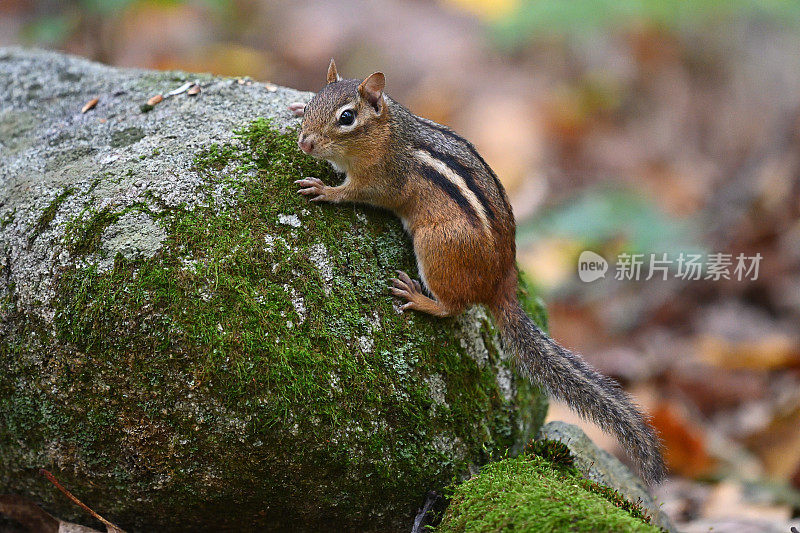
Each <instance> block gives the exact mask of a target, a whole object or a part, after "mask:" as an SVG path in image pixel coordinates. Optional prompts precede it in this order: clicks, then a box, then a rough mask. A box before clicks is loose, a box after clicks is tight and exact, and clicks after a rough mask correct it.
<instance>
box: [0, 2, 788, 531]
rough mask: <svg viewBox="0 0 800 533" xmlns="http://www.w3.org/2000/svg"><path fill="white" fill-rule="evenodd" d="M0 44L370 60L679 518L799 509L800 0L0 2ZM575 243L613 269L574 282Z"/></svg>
mask: <svg viewBox="0 0 800 533" xmlns="http://www.w3.org/2000/svg"><path fill="white" fill-rule="evenodd" d="M8 44H24V45H33V46H40V47H47V48H54V49H59V50H64V51H67V52H70V53H73V54H78V55H81V56H85V57H88V58H91V59H94V60H98V61H102V62H104V63H108V64H111V65H119V66H126V67H146V68H156V69H185V70H193V71H207V72H212V73H217V74H224V75H231V76H250V77H252V78H254V79H257V80H260V81H271V82H274V83H278V84H282V85H288V86H291V87H295V88H299V89H304V90H310V91H314V90H317V89H319V88H320V87H321V85H322V83H323V82H324V77H325V70H326V67H327V64H328V61H329V60H330V58H331V57H335V58H336V61H337V65H338V67H339V72H340V73H343V74H344V75H345V76H348V77H364V76H366V75H368V74H370V73H371V72H373V71H375V70H382V71H383V72H385V73H386V74H387V80H388V81H387V92H388V93H389V94H390V95H391V96H392V97H393V98H394V99H396V100H398V101H400V102H401V103H403V104H405V105H406V106H407V107H409V108H410V109H412V110H413V111H414V112H416V113H417V114H420V115H423V116H426V117H429V118H432V119H434V120H436V121H439V122H442V123H445V124H448V125H450V126H451V127H453V128H455V129H456V130H457V131H459V132H460V133H462V134H463V135H464V136H465V137H467V138H469V139H470V140H472V141H473V143H474V144H475V145H476V146H477V147H478V149H479V151H480V152H481V153H482V154H483V155H484V156H485V158H486V159H487V161H488V162H489V163H490V164H491V165H492V167H493V168H494V169H495V170H496V171H497V173H498V174H499V176H500V178H501V179H502V181H503V183H504V184H505V186H506V188H507V189H508V191H509V194H510V196H511V198H512V201H513V205H514V208H515V213H516V216H517V219H518V222H519V231H518V245H519V254H518V256H519V261H520V266H521V267H522V268H523V269H524V270H525V271H526V272H527V273H528V275H529V276H530V278H531V279H532V280H533V281H534V283H535V285H536V286H537V287H538V288H539V290H540V292H541V294H542V296H543V297H544V298H545V300H546V302H547V304H548V308H549V310H550V324H551V332H552V334H553V335H554V337H555V338H557V339H559V340H560V341H561V342H562V343H564V344H566V345H567V346H570V347H573V348H575V349H576V350H578V351H580V352H581V353H583V354H585V357H586V358H587V359H588V360H589V361H590V362H591V363H592V364H594V365H595V366H596V367H598V368H599V369H601V370H602V371H603V372H605V373H606V374H609V375H612V376H614V377H615V378H616V379H618V380H619V381H620V382H621V383H622V384H623V385H624V387H625V388H626V389H627V390H629V391H631V392H632V393H633V394H634V395H635V397H636V399H637V400H638V401H639V402H640V403H641V404H642V405H643V406H645V407H646V408H647V409H648V410H649V412H650V413H652V414H653V422H654V424H655V425H656V426H657V428H658V430H659V431H660V432H661V434H662V436H663V439H664V443H665V445H666V449H667V460H668V462H669V466H670V469H671V473H672V476H671V478H670V480H669V481H668V482H666V483H665V484H663V485H662V486H660V487H658V488H657V489H656V494H657V496H658V497H659V498H660V500H661V501H662V502H663V505H664V509H665V510H666V511H667V512H668V514H670V516H671V517H672V518H673V520H674V521H676V522H677V523H678V525H679V527H680V528H681V529H683V530H687V531H707V530H708V528H709V526H714V529H715V531H722V530H724V531H728V530H730V531H748V530H751V531H769V530H774V531H785V532H788V530H789V527H788V524H789V521H790V520H791V519H792V518H796V517H798V516H799V515H800V327H798V324H800V218H799V215H800V3H798V2H796V1H781V0H764V1H757V0H694V1H692V2H688V1H685V0H660V1H657V0H440V1H432V0H373V1H371V2H357V1H352V0H344V1H338V2H335V1H323V0H309V1H299V0H292V1H272V2H270V1H260V2H259V1H255V0H205V1H201V0H195V1H189V0H187V1H180V0H107V1H103V0H33V1H31V0H2V2H0V45H8ZM0 75H2V73H0ZM245 118H246V117H243V120H244V119H245ZM583 250H592V251H594V252H596V253H598V254H600V255H601V256H603V257H605V258H606V259H607V260H608V261H609V263H610V266H609V270H608V272H607V273H606V275H605V277H604V278H601V279H599V280H596V281H593V282H590V283H586V282H582V281H580V279H579V278H578V275H577V263H578V257H579V255H580V253H581V252H582V251H583ZM680 252H686V253H689V252H692V253H700V254H703V257H704V258H705V259H704V262H705V263H707V262H708V261H707V258H708V255H707V254H712V253H723V254H732V257H733V259H734V265H735V258H736V256H737V255H738V254H744V255H745V256H747V257H752V256H755V255H756V254H761V257H762V259H761V262H760V264H759V271H758V274H757V276H753V275H752V272H751V275H750V276H749V277H748V279H745V280H741V281H740V280H737V279H736V277H735V276H733V275H731V276H730V277H731V279H724V278H723V279H718V280H714V279H708V280H705V279H701V280H683V279H681V277H680V276H679V272H678V271H677V269H676V267H677V265H674V264H673V265H672V266H671V270H669V271H668V272H667V273H666V274H664V276H662V275H661V274H658V275H656V276H654V277H653V278H652V279H650V280H646V279H645V278H646V277H647V261H648V259H649V255H650V254H656V256H657V257H658V258H661V254H663V253H667V254H669V258H670V259H673V260H674V259H676V258H677V256H678V254H679V253H680ZM622 253H628V254H634V253H640V254H644V259H645V267H644V268H643V271H642V276H641V278H640V279H639V280H635V279H634V280H624V281H623V280H617V279H615V277H617V276H616V275H615V273H616V268H617V267H616V264H617V263H618V257H619V254H622ZM731 274H733V269H732V268H731ZM663 277H666V278H667V279H666V280H665V279H663ZM701 277H705V272H704V273H703V276H701ZM753 277H755V278H756V279H752V278H753ZM550 417H551V418H552V419H561V420H567V421H571V422H578V421H577V420H576V419H575V417H574V416H573V415H572V414H571V413H569V411H568V410H566V409H565V408H564V407H562V406H559V405H558V404H554V405H553V406H552V408H551V415H550ZM580 425H581V426H582V427H584V428H585V430H586V431H587V432H588V433H589V434H590V436H592V438H593V439H594V440H595V441H596V442H597V443H598V444H599V445H601V446H602V447H604V448H606V449H608V450H610V451H612V452H615V453H617V454H618V456H620V458H621V459H623V460H625V456H624V454H620V453H619V450H616V449H615V446H616V444H615V442H614V441H613V440H612V439H609V438H608V437H605V436H604V435H603V433H602V432H601V431H599V430H598V429H597V428H596V427H592V426H591V425H587V424H585V423H580Z"/></svg>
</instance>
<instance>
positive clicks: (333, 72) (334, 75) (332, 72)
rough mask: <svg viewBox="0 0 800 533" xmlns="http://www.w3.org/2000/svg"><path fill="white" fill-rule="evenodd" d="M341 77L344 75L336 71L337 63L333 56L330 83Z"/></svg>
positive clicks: (329, 75) (329, 76) (329, 66)
mask: <svg viewBox="0 0 800 533" xmlns="http://www.w3.org/2000/svg"><path fill="white" fill-rule="evenodd" d="M341 79H342V77H341V76H339V73H338V72H336V63H335V62H334V61H333V58H331V64H330V65H328V83H333V82H335V81H339V80H341Z"/></svg>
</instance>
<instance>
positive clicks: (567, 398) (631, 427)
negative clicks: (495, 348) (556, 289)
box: [492, 299, 665, 483]
mask: <svg viewBox="0 0 800 533" xmlns="http://www.w3.org/2000/svg"><path fill="white" fill-rule="evenodd" d="M492 312H493V314H494V315H495V320H496V321H497V322H498V324H499V326H500V334H501V338H502V340H503V343H504V345H505V346H506V348H507V349H508V348H510V350H511V351H512V352H513V353H514V354H515V355H516V360H517V362H518V364H519V367H520V368H521V369H522V370H523V372H524V373H525V374H527V375H528V377H529V378H530V379H531V381H533V382H534V383H536V384H538V385H540V386H542V387H544V388H545V389H546V390H547V392H548V393H550V394H551V395H552V396H554V397H555V398H557V399H559V400H562V401H564V402H566V403H567V405H569V406H570V408H572V409H573V410H575V411H576V412H577V413H578V414H580V415H581V416H582V417H584V418H587V419H589V420H591V421H593V422H595V423H596V424H597V425H599V426H600V427H601V428H602V429H603V430H604V431H607V432H609V433H611V434H612V435H615V436H616V437H617V439H618V440H619V441H620V443H621V444H622V446H623V447H624V448H625V449H626V451H627V452H628V454H629V455H631V457H633V459H634V460H635V461H636V463H637V466H638V469H639V473H640V474H641V476H642V477H643V478H644V480H645V481H646V482H647V483H658V482H660V481H661V480H662V479H663V478H664V474H665V468H664V461H663V459H662V458H661V452H660V447H661V446H660V442H659V439H658V437H657V436H656V433H655V431H654V430H653V428H652V427H651V426H650V425H649V424H648V422H647V420H646V419H645V417H644V415H643V414H642V413H641V412H640V411H639V410H638V409H637V407H636V406H635V405H634V403H633V401H632V400H631V398H630V396H628V394H626V393H625V392H624V391H623V390H622V389H620V388H619V385H617V384H616V383H615V382H614V381H612V380H611V379H609V378H607V377H605V376H603V375H602V374H600V373H599V372H597V371H596V370H595V369H593V368H592V367H591V366H589V365H588V364H587V363H586V362H585V361H584V360H583V359H581V358H580V357H579V356H578V355H576V354H574V353H572V352H570V351H569V350H567V349H565V348H563V347H561V346H559V345H558V344H557V343H556V342H555V341H554V340H553V339H551V338H550V337H549V336H547V334H545V333H544V332H542V330H540V329H539V328H538V327H537V326H536V324H534V323H533V321H532V320H531V319H530V318H529V317H528V315H527V314H526V313H525V311H524V310H523V309H522V307H521V306H520V304H519V302H517V301H516V299H513V300H510V301H509V300H506V302H505V303H504V304H502V305H501V306H499V307H495V308H493V309H492Z"/></svg>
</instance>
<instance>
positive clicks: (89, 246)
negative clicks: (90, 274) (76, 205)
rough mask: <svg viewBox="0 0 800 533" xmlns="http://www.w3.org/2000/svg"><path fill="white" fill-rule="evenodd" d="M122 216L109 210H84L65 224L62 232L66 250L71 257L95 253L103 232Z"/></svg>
mask: <svg viewBox="0 0 800 533" xmlns="http://www.w3.org/2000/svg"><path fill="white" fill-rule="evenodd" d="M122 215H123V212H113V211H112V210H111V209H110V208H104V209H101V210H100V211H94V210H92V209H88V208H87V209H85V210H84V211H82V212H81V213H80V214H79V215H78V216H77V217H76V218H75V219H73V220H71V221H70V222H68V223H67V226H66V228H65V232H64V236H65V243H66V247H67V249H68V250H69V251H70V252H71V253H72V254H73V255H76V254H77V255H86V254H89V253H92V252H95V251H97V249H98V248H99V246H100V240H101V238H102V237H103V232H104V231H105V230H106V228H107V227H108V226H110V225H111V224H113V223H114V222H116V221H117V220H119V217H121V216H122Z"/></svg>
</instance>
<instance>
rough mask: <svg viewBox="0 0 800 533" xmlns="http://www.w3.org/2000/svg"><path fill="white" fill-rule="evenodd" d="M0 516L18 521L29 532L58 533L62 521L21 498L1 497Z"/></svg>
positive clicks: (6, 495) (12, 496)
mask: <svg viewBox="0 0 800 533" xmlns="http://www.w3.org/2000/svg"><path fill="white" fill-rule="evenodd" d="M0 515H5V516H7V517H9V518H11V519H13V520H16V521H17V522H19V523H20V524H22V525H23V526H25V527H26V528H27V529H28V530H29V531H41V532H42V533H57V532H58V528H59V524H60V520H57V519H56V518H53V517H52V516H51V515H50V514H49V513H47V512H46V511H45V510H44V509H42V508H41V507H39V506H38V505H36V504H35V503H33V502H32V501H29V500H27V499H25V498H23V497H21V496H15V495H13V494H5V495H3V496H0Z"/></svg>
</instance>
